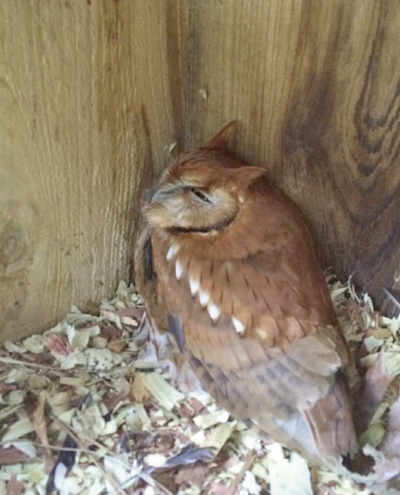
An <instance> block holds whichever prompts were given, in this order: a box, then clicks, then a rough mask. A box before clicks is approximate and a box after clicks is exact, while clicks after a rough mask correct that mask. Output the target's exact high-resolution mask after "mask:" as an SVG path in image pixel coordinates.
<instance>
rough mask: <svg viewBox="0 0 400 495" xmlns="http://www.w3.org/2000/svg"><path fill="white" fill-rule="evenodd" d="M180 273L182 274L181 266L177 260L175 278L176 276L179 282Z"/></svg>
mask: <svg viewBox="0 0 400 495" xmlns="http://www.w3.org/2000/svg"><path fill="white" fill-rule="evenodd" d="M182 273H183V266H182V264H181V262H180V261H179V260H176V263H175V276H176V278H177V280H180V279H181V278H182Z"/></svg>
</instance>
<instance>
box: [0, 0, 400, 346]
mask: <svg viewBox="0 0 400 495" xmlns="http://www.w3.org/2000/svg"><path fill="white" fill-rule="evenodd" d="M0 19H1V21H0V22H1V24H2V32H3V36H2V38H1V44H2V47H1V53H2V60H1V65H0V78H1V85H0V112H1V115H2V121H1V124H0V153H1V168H0V328H1V331H0V339H4V338H10V337H13V338H14V337H15V338H16V337H17V336H22V335H27V334H29V333H32V332H34V331H39V330H44V329H46V328H48V327H49V326H50V325H52V324H54V323H55V322H56V321H57V320H58V319H59V318H60V317H62V316H63V314H64V313H65V312H66V311H67V310H68V309H69V307H70V305H71V303H72V302H74V303H75V304H77V305H80V306H85V305H86V306H87V304H88V303H89V301H91V300H93V301H98V300H99V299H100V298H101V297H102V296H105V295H107V294H110V293H111V292H112V290H113V289H114V288H115V286H116V284H117V282H118V280H119V279H126V278H127V277H128V274H129V267H130V262H131V257H132V252H133V246H134V237H135V227H136V225H137V221H138V215H139V202H140V197H141V194H142V191H143V189H144V188H145V187H147V186H148V185H149V184H150V183H151V182H152V181H153V180H154V177H155V176H156V175H158V174H159V172H160V171H161V170H162V169H163V168H164V167H165V166H166V164H167V163H168V161H169V159H170V156H169V152H168V150H169V147H170V145H171V144H172V143H174V142H177V143H178V147H179V148H180V149H182V148H185V147H186V148H187V147H190V146H193V145H198V144H201V143H202V142H203V141H204V140H205V139H207V138H208V137H210V136H211V135H213V133H215V131H216V130H218V129H219V128H220V127H221V126H222V125H223V124H225V123H226V122H228V121H230V120H232V119H237V120H238V121H239V132H238V134H237V137H236V146H235V147H236V150H237V151H238V153H239V154H240V155H241V156H242V157H244V158H245V159H246V160H248V161H249V162H251V163H253V164H256V165H261V166H264V167H265V168H266V169H267V170H268V173H269V175H270V177H271V178H272V179H273V180H275V181H276V183H277V184H278V185H279V186H281V187H282V188H283V189H284V190H285V191H286V192H287V193H288V194H289V195H290V196H291V197H292V198H293V199H294V200H295V201H296V202H297V203H298V204H299V205H300V207H301V208H302V210H303V212H304V213H305V215H306V217H307V219H308V221H309V224H310V226H311V228H312V230H313V233H314V235H315V238H316V242H317V246H318V252H319V255H320V259H321V262H322V264H323V265H324V266H328V265H331V266H333V268H334V271H335V272H336V273H337V274H338V275H340V276H341V277H342V278H344V279H345V278H347V277H348V276H349V275H352V276H353V279H354V280H355V282H356V284H357V286H358V288H359V289H361V290H367V291H369V292H370V293H371V294H372V295H373V296H374V298H375V300H376V301H377V302H378V303H381V302H382V301H383V299H384V292H383V289H384V288H386V289H389V290H390V291H391V292H392V293H393V294H394V295H399V293H400V193H399V189H400V155H399V148H400V64H399V63H398V39H399V37H400V6H399V5H398V4H397V3H396V2H379V1H376V0H353V1H351V2H348V1H346V0H337V1H335V2H332V1H330V0H323V1H320V2H314V1H311V0H284V1H282V0H270V1H268V2H265V1H264V0H241V1H237V2H232V1H229V0H209V1H200V0H137V1H135V2H132V1H130V0H103V1H102V2H97V1H91V0H87V1H86V2H83V1H82V2H75V1H72V0H59V1H56V2H54V1H51V0H45V1H43V0H27V1H22V0H19V1H15V0H4V1H3V2H2V3H1V5H0ZM384 309H386V310H389V311H390V310H392V311H393V310H394V307H393V306H391V305H389V304H386V306H384Z"/></svg>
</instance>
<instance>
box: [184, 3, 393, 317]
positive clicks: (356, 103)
mask: <svg viewBox="0 0 400 495" xmlns="http://www.w3.org/2000/svg"><path fill="white" fill-rule="evenodd" d="M189 26H190V34H191V35H190V46H189V53H190V61H189V63H190V71H189V74H190V76H189V87H188V92H187V95H188V97H187V124H188V127H187V142H188V144H195V143H199V142H202V141H203V140H204V139H206V138H207V137H209V136H210V135H212V134H213V132H215V130H216V129H218V128H219V127H220V126H222V125H223V124H225V123H227V122H229V121H230V120H232V119H238V120H239V123H240V125H239V132H238V136H237V140H236V149H237V150H238V151H239V152H240V154H241V155H242V156H243V157H244V158H245V159H246V160H248V161H249V162H251V163H253V164H257V165H261V166H264V167H266V168H267V170H268V172H269V175H270V177H271V178H272V179H273V180H275V181H276V183H277V184H278V185H280V186H281V187H282V188H283V189H284V190H285V191H286V192H287V193H288V194H289V195H290V196H291V197H292V198H293V199H294V200H295V201H296V202H297V203H298V204H299V205H300V207H301V209H302V210H303V212H304V213H305V215H306V216H307V218H308V221H309V224H310V226H311V228H312V231H313V233H314V236H315V239H316V241H317V245H318V252H319V256H320V259H321V262H322V264H323V265H324V266H329V265H332V266H333V268H334V271H335V272H336V273H337V274H338V275H340V276H341V277H342V278H343V279H346V278H347V277H349V276H350V275H352V276H353V278H354V280H355V282H356V284H357V286H358V288H359V289H361V290H367V291H369V292H370V293H372V294H373V296H374V298H375V300H376V301H377V302H381V301H382V299H383V296H384V294H383V288H387V289H390V290H391V291H392V292H393V293H394V294H396V295H397V296H400V156H399V148H400V64H399V63H398V43H399V39H400V5H399V4H398V2H394V1H393V2H392V1H389V2H380V1H375V0H352V1H348V0H335V1H331V0H323V1H315V0H302V1H301V0H284V1H282V0H269V1H265V0H240V1H235V2H233V1H230V0H210V1H204V2H202V1H196V0H192V1H191V2H190V11H189ZM266 214H268V212H266ZM385 309H392V310H393V309H394V307H393V306H389V305H387V306H386V307H385Z"/></svg>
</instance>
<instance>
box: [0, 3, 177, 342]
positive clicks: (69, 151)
mask: <svg viewBox="0 0 400 495" xmlns="http://www.w3.org/2000/svg"><path fill="white" fill-rule="evenodd" d="M0 19H1V21H0V22H1V24H2V27H1V30H2V37H1V45H2V46H1V57H2V60H1V62H0V114H1V116H2V118H1V125H0V142H1V146H0V153H1V158H0V160H1V170H0V335H1V339H6V338H10V337H11V338H16V337H18V336H22V335H26V334H29V333H33V332H34V331H39V330H45V329H47V328H48V327H49V326H51V325H52V324H54V323H56V321H57V320H58V319H59V318H61V317H62V316H63V315H64V314H65V312H66V311H68V310H69V308H70V306H71V304H72V303H74V304H77V305H78V306H81V307H85V306H86V305H87V303H88V301H90V300H93V301H96V302H98V301H99V300H100V298H101V297H103V296H106V295H109V294H110V293H111V292H112V291H113V290H114V289H115V288H116V285H117V283H118V281H119V280H120V279H127V278H128V274H129V264H130V260H131V253H132V251H133V242H134V235H133V234H134V227H135V224H136V222H137V219H138V214H139V201H140V197H141V195H142V191H143V189H144V188H145V187H146V186H147V185H148V184H149V183H150V182H151V180H152V177H153V176H154V175H155V174H157V172H159V171H160V170H161V169H162V168H163V166H165V164H166V162H167V160H168V151H167V149H168V145H169V144H170V143H171V142H173V141H174V140H175V136H176V135H177V134H179V133H181V132H182V126H183V120H182V115H183V100H184V98H183V79H184V77H185V73H184V72H183V71H182V61H181V59H180V57H184V56H185V55H184V54H185V48H184V47H181V45H180V40H181V39H184V38H183V37H182V35H181V33H182V31H183V30H184V29H185V25H186V18H185V11H184V9H182V8H180V6H179V2H164V1H163V0H154V1H153V0H152V1H149V2H147V1H146V2H127V1H104V2H100V1H97V0H96V1H90V0H87V1H86V2H84V1H72V0H71V1H58V0H56V1H53V0H45V1H44V0H6V1H4V2H1V4H0ZM166 39H168V40H169V49H168V46H167V45H166V43H165V40H166ZM171 47H173V48H174V50H173V55H171V51H172V48H171Z"/></svg>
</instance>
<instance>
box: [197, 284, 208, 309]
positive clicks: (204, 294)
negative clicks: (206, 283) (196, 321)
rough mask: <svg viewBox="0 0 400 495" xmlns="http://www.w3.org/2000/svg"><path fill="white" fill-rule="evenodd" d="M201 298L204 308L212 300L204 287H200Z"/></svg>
mask: <svg viewBox="0 0 400 495" xmlns="http://www.w3.org/2000/svg"><path fill="white" fill-rule="evenodd" d="M199 299H200V304H201V307H202V308H205V307H206V306H207V304H208V303H209V302H210V294H209V293H208V292H207V291H205V290H202V289H199Z"/></svg>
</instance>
